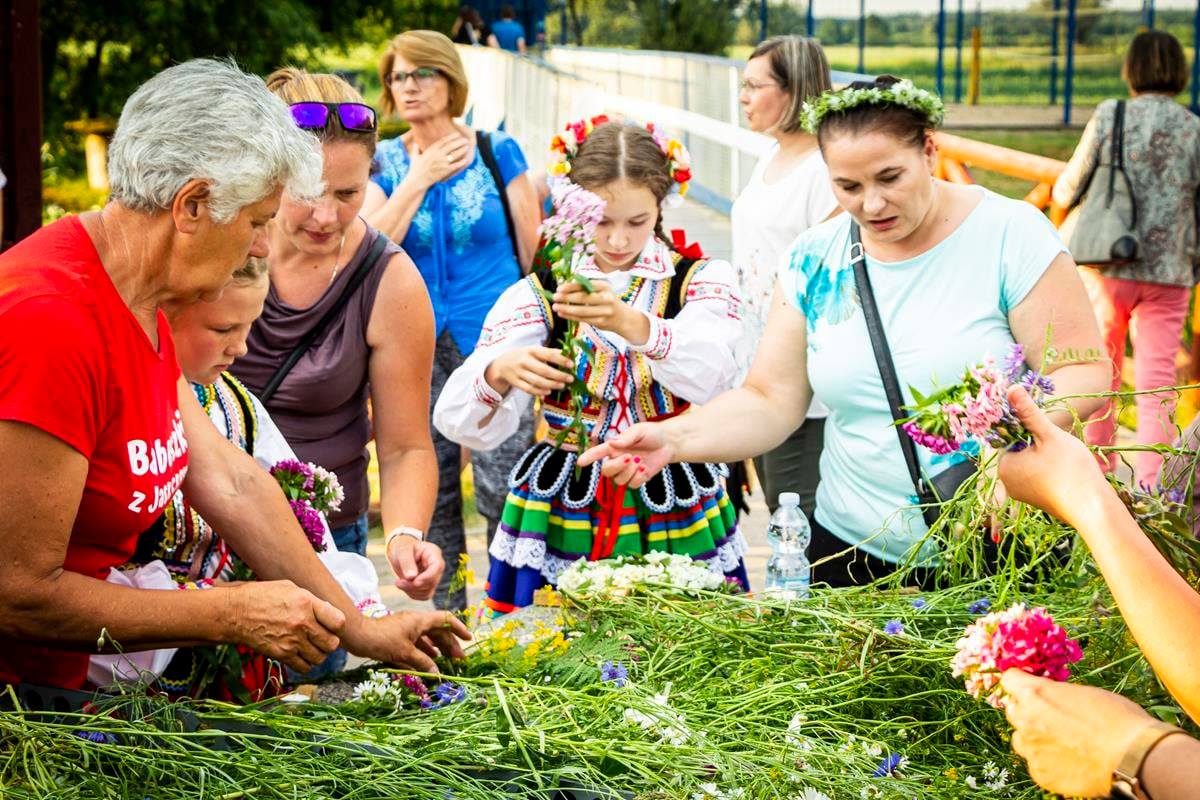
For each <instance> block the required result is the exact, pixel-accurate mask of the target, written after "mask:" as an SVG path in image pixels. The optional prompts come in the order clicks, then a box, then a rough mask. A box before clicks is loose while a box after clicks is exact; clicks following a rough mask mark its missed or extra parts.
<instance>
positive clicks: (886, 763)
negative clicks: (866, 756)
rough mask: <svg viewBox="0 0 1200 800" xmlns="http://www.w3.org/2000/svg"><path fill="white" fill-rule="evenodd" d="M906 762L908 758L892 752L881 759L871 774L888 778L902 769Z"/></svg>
mask: <svg viewBox="0 0 1200 800" xmlns="http://www.w3.org/2000/svg"><path fill="white" fill-rule="evenodd" d="M907 763H908V759H906V758H905V757H904V756H902V755H900V754H899V753H892V754H891V755H889V756H888V757H887V758H885V759H884V760H883V761H880V762H879V766H878V767H876V768H875V772H873V773H871V774H872V775H873V776H874V777H876V778H889V777H891V776H893V775H895V774H896V773H897V772H898V771H900V770H901V769H903V768H904V766H905V764H907Z"/></svg>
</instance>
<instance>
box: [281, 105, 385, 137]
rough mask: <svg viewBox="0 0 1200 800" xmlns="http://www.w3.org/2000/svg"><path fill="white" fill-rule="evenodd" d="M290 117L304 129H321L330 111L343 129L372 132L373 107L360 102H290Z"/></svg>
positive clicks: (326, 122)
mask: <svg viewBox="0 0 1200 800" xmlns="http://www.w3.org/2000/svg"><path fill="white" fill-rule="evenodd" d="M291 108H292V119H293V120H295V121H296V126H297V127H300V128H304V129H305V130H317V131H323V130H325V128H326V126H328V125H329V116H330V112H337V118H338V121H339V122H341V123H342V128H343V130H347V131H362V132H364V133H374V131H375V109H373V108H371V107H370V106H368V105H364V104H362V103H318V102H303V103H292V105H291Z"/></svg>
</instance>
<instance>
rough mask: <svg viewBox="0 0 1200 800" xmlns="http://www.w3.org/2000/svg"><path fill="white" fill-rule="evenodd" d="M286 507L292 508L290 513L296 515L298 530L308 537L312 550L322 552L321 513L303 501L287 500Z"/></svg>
mask: <svg viewBox="0 0 1200 800" xmlns="http://www.w3.org/2000/svg"><path fill="white" fill-rule="evenodd" d="M288 505H289V506H291V507H292V513H293V514H295V515H296V521H297V522H299V523H300V528H301V530H303V531H304V535H305V536H307V537H308V543H309V544H311V545H312V548H313V550H316V551H317V552H318V553H321V552H324V550H325V524H324V521H323V520H322V519H321V512H319V511H317V510H316V509H315V508H313V507H312V506H310V505H309V504H308V503H307V502H306V501H304V500H289V501H288Z"/></svg>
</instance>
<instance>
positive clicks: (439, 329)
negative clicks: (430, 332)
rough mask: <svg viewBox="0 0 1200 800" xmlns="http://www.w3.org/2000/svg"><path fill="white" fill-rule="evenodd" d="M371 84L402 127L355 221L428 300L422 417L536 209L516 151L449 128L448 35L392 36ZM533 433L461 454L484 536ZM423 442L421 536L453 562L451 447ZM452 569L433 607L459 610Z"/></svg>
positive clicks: (462, 95) (513, 266)
mask: <svg viewBox="0 0 1200 800" xmlns="http://www.w3.org/2000/svg"><path fill="white" fill-rule="evenodd" d="M380 79H381V82H382V84H383V86H384V87H385V88H384V94H383V99H382V102H381V105H382V108H383V111H384V113H390V112H393V111H394V112H396V113H397V114H398V115H399V116H400V117H401V119H403V120H404V121H405V122H407V123H408V124H409V126H410V129H409V131H408V132H407V133H405V134H404V135H403V136H400V137H398V138H395V139H390V140H387V141H384V142H380V144H379V151H378V153H377V154H376V157H375V168H374V174H373V175H372V177H371V180H372V182H371V183H370V184H369V185H368V187H367V200H366V204H365V205H364V206H363V214H364V216H365V217H366V219H367V221H368V222H369V223H371V224H372V225H374V226H376V227H378V228H379V229H380V230H382V231H383V232H384V233H386V234H387V235H388V236H390V237H392V239H393V240H394V241H397V242H401V243H402V244H403V246H404V250H405V252H406V253H408V255H409V256H411V257H412V259H413V261H415V262H416V264H417V269H418V270H420V273H421V277H422V278H423V279H424V281H425V288H426V289H427V290H428V292H429V296H430V298H431V299H432V301H433V313H434V319H435V324H436V337H437V339H436V341H437V347H436V351H435V355H434V365H433V383H432V387H431V397H430V406H429V408H428V409H426V413H432V408H433V403H436V402H437V399H438V396H439V395H440V394H441V392H442V386H443V385H444V384H445V382H446V379H447V378H448V377H449V376H450V373H452V372H453V371H454V370H455V369H456V368H457V367H458V366H459V365H460V364H462V362H463V359H465V358H466V357H467V356H469V355H470V354H471V352H472V351H473V350H474V349H475V343H476V342H477V341H478V340H479V334H480V330H481V329H482V328H483V319H484V317H485V316H486V315H487V313H488V310H489V309H490V308H491V307H492V305H493V304H495V302H496V301H497V300H498V299H499V298H500V295H501V294H502V293H503V292H504V290H505V289H507V288H508V287H509V286H510V285H512V284H513V283H514V282H516V281H517V280H519V279H520V278H521V276H522V274H523V272H524V270H525V269H527V268H528V266H529V265H530V264H531V263H532V260H533V252H534V249H535V248H536V246H537V226H538V222H539V220H540V219H541V214H540V210H539V208H538V202H537V194H536V192H535V191H534V188H533V184H532V183H531V182H530V180H529V177H528V176H527V175H526V170H527V166H526V163H525V156H524V154H523V153H522V152H521V147H520V145H518V144H517V142H516V141H515V140H514V139H512V138H510V137H509V136H508V135H507V134H504V133H501V132H499V131H492V132H483V131H474V130H472V129H471V128H468V127H466V126H465V125H460V124H458V123H457V122H455V118H456V117H459V116H461V115H462V113H463V109H464V108H465V107H466V103H467V76H466V72H465V71H464V69H463V65H462V61H461V60H460V59H459V56H458V51H457V50H456V49H455V47H454V44H453V43H451V41H450V40H449V39H447V38H446V37H445V36H443V35H442V34H440V33H435V32H433V31H408V32H406V33H402V34H400V35H399V36H397V37H396V38H395V39H393V40H392V42H391V45H390V46H389V48H388V51H387V53H385V54H384V56H383V59H382V61H381V62H380ZM427 421H428V418H427ZM533 428H534V420H533V415H532V414H527V415H526V418H525V419H524V420H522V422H521V425H520V426H519V427H518V429H517V431H516V433H514V434H513V436H512V437H511V440H510V441H507V442H505V443H504V444H502V445H500V446H499V447H498V449H496V450H491V451H489V452H486V453H484V452H477V453H474V454H473V455H472V457H471V463H472V467H473V473H474V479H475V505H476V508H477V509H478V510H479V513H480V514H481V515H482V516H483V517H484V518H485V520H486V521H487V525H488V531H489V535H491V533H492V532H494V531H495V529H496V526H497V525H498V524H499V518H500V510H501V508H502V507H503V505H504V498H505V495H507V493H508V471H509V469H510V468H511V467H512V465H513V463H514V462H515V461H516V459H517V457H518V456H519V455H520V454H521V453H523V452H524V451H525V449H526V448H527V447H529V445H530V443H531V442H532V441H533ZM433 437H434V438H433V442H434V449H435V450H436V452H437V462H438V494H437V506H436V508H435V510H434V514H433V521H432V522H431V523H430V528H429V537H430V540H431V541H433V542H436V543H437V544H438V545H440V546H441V548H442V552H443V553H444V555H445V558H446V559H447V563H449V564H456V563H457V561H458V557H459V555H460V554H462V553H465V552H466V534H465V532H464V530H463V519H462V510H463V509H462V489H461V483H460V475H461V472H462V457H461V456H462V450H461V448H460V447H459V446H458V445H457V444H454V443H453V442H451V441H450V440H449V439H446V438H445V437H444V436H442V435H441V434H440V433H437V432H436V431H435V432H434V434H433ZM452 572H454V570H449V571H447V572H446V573H444V574H443V575H442V581H441V583H440V584H439V586H438V590H437V594H436V595H435V597H434V602H435V603H436V604H437V605H438V606H439V607H441V608H446V607H452V608H456V609H463V608H466V602H467V601H466V592H465V590H460V591H458V592H456V593H455V595H454V597H453V598H448V597H447V592H448V590H449V585H450V580H451V578H452V575H451V574H450V573H452ZM447 604H448V605H447Z"/></svg>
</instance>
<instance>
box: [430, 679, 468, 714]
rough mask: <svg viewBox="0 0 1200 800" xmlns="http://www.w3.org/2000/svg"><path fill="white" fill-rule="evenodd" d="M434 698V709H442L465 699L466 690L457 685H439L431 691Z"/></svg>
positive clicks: (446, 683)
mask: <svg viewBox="0 0 1200 800" xmlns="http://www.w3.org/2000/svg"><path fill="white" fill-rule="evenodd" d="M433 696H434V698H435V700H434V703H433V706H434V708H442V707H443V706H448V705H453V704H454V703H459V702H462V701H463V700H465V699H466V697H467V689H466V687H464V686H460V685H459V684H457V683H450V682H449V681H446V682H445V683H439V684H438V685H437V686H436V687H435V688H434V690H433Z"/></svg>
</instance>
